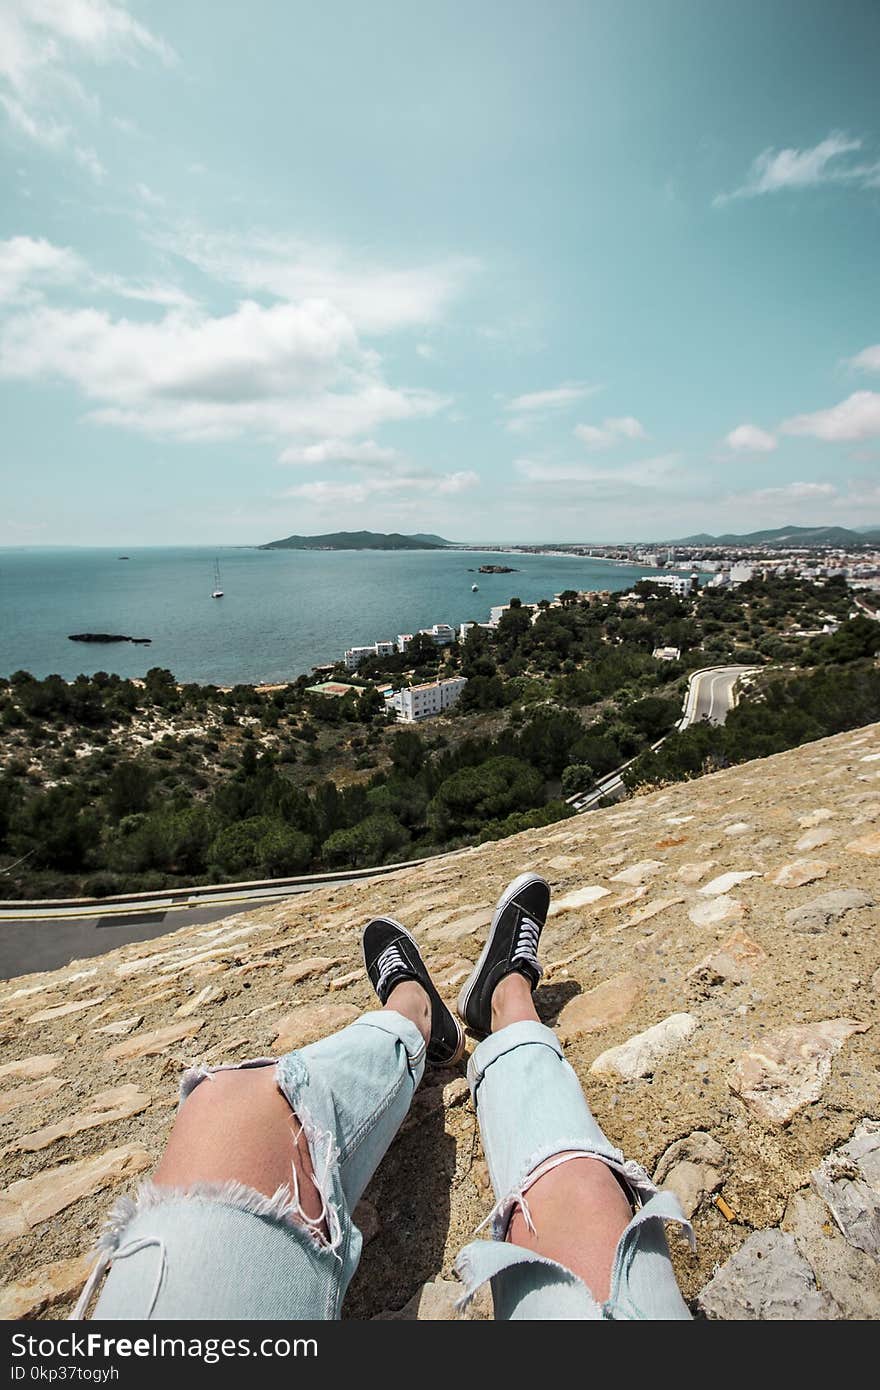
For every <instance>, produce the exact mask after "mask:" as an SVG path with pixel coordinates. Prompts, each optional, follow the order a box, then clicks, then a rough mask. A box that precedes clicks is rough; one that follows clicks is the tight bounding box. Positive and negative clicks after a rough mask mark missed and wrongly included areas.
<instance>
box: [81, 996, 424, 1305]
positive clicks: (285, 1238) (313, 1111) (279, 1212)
mask: <svg viewBox="0 0 880 1390" xmlns="http://www.w3.org/2000/svg"><path fill="white" fill-rule="evenodd" d="M430 1023H431V1009H430V1003H429V1000H428V996H427V994H426V993H425V991H424V990H423V989H422V988H421V986H420V985H418V984H417V983H415V982H413V981H411V980H403V981H401V982H399V983H398V984H396V986H395V987H394V988H393V989H392V990H390V992H389V993H388V995H387V997H386V1000H385V1004H384V1007H383V1008H382V1009H380V1010H377V1011H374V1012H372V1013H367V1014H364V1015H363V1016H362V1017H361V1018H360V1019H358V1020H356V1022H355V1023H354V1024H352V1025H351V1026H350V1027H348V1028H346V1029H344V1030H343V1031H342V1032H340V1033H337V1034H334V1035H333V1036H331V1037H328V1038H324V1039H322V1040H321V1041H320V1042H318V1043H314V1044H311V1045H310V1046H308V1047H305V1048H302V1049H300V1050H299V1051H296V1052H291V1053H288V1054H287V1055H286V1056H284V1057H282V1058H281V1059H280V1061H279V1062H277V1063H276V1064H273V1063H272V1062H271V1061H270V1060H266V1061H263V1062H257V1063H250V1064H244V1065H243V1066H241V1067H230V1068H218V1069H216V1070H213V1071H204V1070H201V1071H199V1070H197V1071H193V1072H190V1073H187V1075H186V1076H185V1078H184V1082H183V1085H182V1096H183V1098H182V1100H181V1105H180V1109H179V1112H178V1116H177V1120H176V1122H175V1125H174V1129H173V1131H172V1134H171V1137H170V1139H169V1142H168V1146H167V1149H166V1151H165V1153H164V1155H163V1157H162V1159H161V1160H160V1162H159V1165H158V1167H157V1169H156V1171H155V1173H154V1175H153V1178H152V1181H151V1182H150V1183H147V1184H145V1185H144V1186H143V1187H142V1188H141V1190H140V1192H139V1193H138V1195H137V1198H136V1199H135V1200H134V1201H132V1200H131V1199H123V1201H122V1203H120V1204H119V1206H118V1208H117V1210H116V1212H115V1213H114V1215H113V1217H112V1218H111V1221H110V1223H109V1226H108V1229H107V1231H106V1232H105V1236H104V1237H103V1238H102V1245H103V1258H102V1260H101V1261H99V1264H98V1266H96V1271H95V1278H94V1280H93V1281H90V1285H88V1286H87V1288H86V1290H85V1291H84V1296H83V1298H81V1300H80V1304H79V1305H78V1308H77V1314H76V1315H77V1316H79V1315H82V1313H83V1312H84V1311H85V1307H86V1305H87V1302H88V1295H89V1293H90V1290H91V1287H93V1286H94V1284H96V1283H97V1280H98V1279H99V1278H100V1275H101V1273H102V1272H103V1270H104V1269H105V1268H107V1267H108V1266H109V1274H108V1276H107V1279H106V1282H105V1283H104V1286H103V1289H102V1291H101V1295H100V1298H99V1301H98V1304H97V1306H96V1308H95V1312H94V1315H93V1316H94V1317H95V1318H97V1319H118V1318H130V1317H159V1318H162V1317H164V1318H186V1319H192V1318H212V1319H216V1318H227V1319H246V1318H252V1317H263V1318H297V1317H299V1318H310V1317H312V1318H314V1317H318V1318H322V1317H335V1316H337V1315H338V1311H339V1306H340V1304H341V1301H342V1297H343V1295H344V1293H345V1290H346V1288H347V1285H348V1283H349V1281H350V1279H351V1276H352V1274H353V1273H354V1270H355V1268H356V1267H357V1262H358V1258H359V1254H360V1244H361V1239H360V1233H359V1232H358V1231H357V1229H356V1227H355V1226H354V1223H353V1221H352V1219H351V1214H352V1212H353V1210H354V1206H355V1204H356V1202H357V1200H358V1198H359V1197H360V1195H361V1193H362V1191H363V1189H364V1187H365V1186H366V1184H367V1182H368V1181H369V1179H370V1177H371V1176H372V1173H373V1172H374V1171H375V1169H376V1167H377V1166H378V1164H379V1162H380V1160H381V1158H382V1156H383V1154H384V1153H385V1151H386V1149H387V1148H388V1145H389V1144H390V1143H391V1140H392V1139H393V1138H394V1135H395V1134H396V1132H397V1129H398V1128H399V1126H400V1123H401V1121H402V1119H403V1118H404V1116H405V1115H406V1112H407V1110H408V1109H409V1105H410V1102H411V1099H412V1096H413V1094H414V1092H415V1089H416V1087H417V1085H418V1083H419V1081H420V1079H421V1076H422V1072H423V1070H424V1063H425V1052H426V1043H427V1039H428V1037H429V1035H430ZM255 1218H256V1219H255Z"/></svg>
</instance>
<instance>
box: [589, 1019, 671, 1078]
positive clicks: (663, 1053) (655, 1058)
mask: <svg viewBox="0 0 880 1390" xmlns="http://www.w3.org/2000/svg"><path fill="white" fill-rule="evenodd" d="M696 1026H697V1020H696V1019H695V1018H694V1017H693V1015H692V1014H670V1015H669V1017H668V1018H664V1019H661V1021H660V1022H659V1023H655V1024H654V1025H653V1027H651V1028H646V1029H645V1031H644V1032H643V1033H636V1034H635V1036H634V1037H632V1038H628V1039H627V1041H626V1042H625V1043H621V1044H620V1046H619V1047H611V1048H609V1049H608V1050H607V1052H603V1053H601V1054H600V1055H599V1056H598V1057H597V1058H596V1060H595V1062H593V1064H592V1066H591V1067H590V1071H591V1072H592V1073H593V1075H594V1076H604V1077H608V1078H610V1079H612V1080H613V1079H615V1078H618V1077H619V1078H622V1079H623V1080H624V1081H634V1080H636V1078H637V1077H640V1076H650V1075H652V1073H653V1072H654V1071H655V1070H656V1068H657V1066H658V1065H659V1063H660V1062H662V1061H663V1060H664V1058H666V1057H668V1056H669V1055H670V1053H672V1052H675V1051H676V1050H677V1049H678V1047H679V1046H680V1045H681V1044H682V1043H683V1042H684V1040H685V1039H686V1038H688V1037H690V1035H691V1033H692V1032H693V1031H694V1029H695V1028H696Z"/></svg>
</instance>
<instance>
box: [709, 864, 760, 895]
mask: <svg viewBox="0 0 880 1390" xmlns="http://www.w3.org/2000/svg"><path fill="white" fill-rule="evenodd" d="M759 877H760V875H759V874H758V872H757V870H756V869H732V870H731V871H730V872H729V873H726V874H719V875H718V877H717V878H713V879H712V881H711V883H704V884H703V887H702V888H700V889H699V890H698V891H699V892H700V893H703V894H704V895H705V896H706V897H707V898H711V897H717V896H718V895H719V894H721V893H729V892H730V890H731V888H735V887H736V885H737V884H738V883H745V881H746V879H747V878H759Z"/></svg>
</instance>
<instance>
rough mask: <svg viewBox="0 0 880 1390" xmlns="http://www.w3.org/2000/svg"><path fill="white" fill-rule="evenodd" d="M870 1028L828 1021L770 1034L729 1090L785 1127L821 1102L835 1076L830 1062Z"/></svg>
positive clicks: (744, 1061)
mask: <svg viewBox="0 0 880 1390" xmlns="http://www.w3.org/2000/svg"><path fill="white" fill-rule="evenodd" d="M869 1027H870V1024H867V1023H858V1022H857V1021H856V1020H855V1019H852V1018H829V1019H825V1020H823V1021H822V1022H821V1023H795V1024H792V1025H791V1026H789V1027H787V1028H779V1029H777V1030H775V1031H774V1032H771V1033H767V1034H766V1035H765V1036H764V1037H763V1038H762V1039H761V1040H760V1042H757V1043H755V1044H754V1045H753V1046H752V1047H751V1048H750V1049H749V1050H748V1051H747V1052H744V1053H743V1055H742V1056H741V1057H740V1059H739V1061H738V1062H737V1063H736V1066H735V1067H734V1070H733V1072H732V1074H731V1076H730V1081H729V1084H730V1089H731V1090H732V1091H733V1092H734V1094H735V1095H738V1096H740V1097H741V1098H742V1099H743V1100H744V1101H745V1102H746V1104H747V1105H748V1106H749V1108H750V1109H751V1110H753V1111H754V1112H755V1114H756V1115H758V1116H759V1117H760V1118H761V1119H763V1120H766V1121H768V1122H769V1123H770V1124H774V1125H784V1124H786V1123H787V1122H788V1121H789V1120H790V1119H791V1118H792V1116H793V1115H795V1114H796V1113H797V1111H798V1110H800V1109H801V1108H802V1107H803V1106H805V1105H809V1104H810V1103H811V1102H812V1101H814V1100H818V1099H819V1096H820V1095H821V1094H822V1087H823V1086H824V1084H825V1082H826V1081H827V1079H828V1077H829V1075H830V1073H831V1059H832V1057H833V1056H834V1054H835V1052H839V1050H840V1049H841V1047H842V1046H843V1044H844V1043H845V1042H846V1040H847V1038H850V1037H852V1035H853V1033H864V1032H867V1030H868V1028H869Z"/></svg>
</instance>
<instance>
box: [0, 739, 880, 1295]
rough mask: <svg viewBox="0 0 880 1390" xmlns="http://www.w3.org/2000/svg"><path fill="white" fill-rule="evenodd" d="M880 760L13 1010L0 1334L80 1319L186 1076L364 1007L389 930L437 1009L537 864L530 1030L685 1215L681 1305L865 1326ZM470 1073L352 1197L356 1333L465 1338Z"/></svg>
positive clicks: (874, 1201) (840, 767)
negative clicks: (412, 948)
mask: <svg viewBox="0 0 880 1390" xmlns="http://www.w3.org/2000/svg"><path fill="white" fill-rule="evenodd" d="M876 754H880V725H875V726H871V727H869V728H866V729H861V730H856V731H853V732H850V733H847V734H842V735H839V736H837V737H835V738H831V739H826V740H823V741H821V742H818V743H812V744H808V745H806V746H804V747H802V748H799V749H794V750H792V751H790V752H788V753H783V754H780V755H778V756H777V757H774V758H771V759H767V760H764V761H761V762H756V763H751V764H746V765H744V766H742V767H738V768H732V769H729V770H727V771H725V772H721V773H717V774H715V775H714V776H711V777H706V778H702V779H700V780H698V781H694V782H690V783H679V784H677V785H675V786H670V787H666V788H661V789H659V790H657V791H654V792H652V793H650V794H649V795H646V796H642V797H638V798H635V799H634V800H632V801H629V802H626V803H623V804H621V805H619V806H616V807H609V808H606V809H604V810H600V811H596V812H591V813H588V814H585V815H582V816H579V817H577V818H576V819H573V820H570V821H566V822H562V823H560V824H558V825H555V826H549V827H546V828H544V829H541V830H534V831H528V832H526V833H525V834H522V835H518V836H514V837H513V838H511V839H508V840H504V841H500V842H497V843H494V844H489V845H485V846H482V847H480V848H478V849H472V850H466V851H462V852H460V853H457V854H453V855H449V856H446V857H445V858H443V859H440V860H437V861H435V862H434V863H433V864H431V865H427V866H424V867H422V868H417V869H410V870H406V871H402V872H400V873H396V874H393V875H389V876H388V877H384V878H381V879H378V880H375V881H373V882H361V883H358V884H352V885H340V886H337V887H334V888H332V889H322V890H319V891H317V892H315V893H312V894H309V895H307V896H299V897H296V898H294V899H291V900H289V901H285V902H282V903H275V904H272V905H271V906H266V907H262V908H259V909H257V910H256V911H253V912H250V913H241V914H239V915H237V916H233V917H230V918H228V919H226V920H225V921H223V922H219V923H213V924H211V925H208V926H201V927H189V928H186V929H184V930H182V931H180V932H178V933H175V934H171V935H167V936H163V937H161V938H159V939H157V940H154V941H149V942H141V943H138V944H136V945H132V946H127V947H123V948H121V949H118V950H116V951H112V952H110V953H108V954H107V955H106V956H102V957H98V958H95V959H93V960H89V961H86V962H74V963H72V964H71V965H69V966H67V967H65V968H64V969H62V970H58V971H54V972H51V973H47V974H42V975H32V976H27V977H23V978H20V979H17V980H13V981H10V982H8V983H7V984H5V985H3V986H2V987H0V1148H2V1149H3V1173H4V1176H3V1180H2V1181H3V1185H4V1186H3V1191H2V1192H0V1243H2V1244H0V1261H2V1279H3V1289H2V1296H0V1308H2V1310H3V1315H4V1316H6V1317H16V1316H17V1317H24V1316H44V1317H60V1316H64V1315H65V1313H66V1312H67V1311H69V1309H70V1306H71V1305H72V1302H73V1300H74V1298H75V1296H76V1293H77V1290H78V1288H79V1286H80V1284H81V1282H82V1278H83V1275H84V1270H85V1269H86V1268H87V1262H86V1261H85V1260H84V1257H85V1256H86V1254H87V1252H88V1251H89V1249H90V1247H91V1245H92V1243H93V1241H94V1240H95V1238H96V1236H97V1235H98V1232H99V1230H100V1226H101V1222H102V1219H103V1217H104V1215H105V1213H106V1211H107V1209H108V1207H109V1205H110V1204H111V1202H112V1201H113V1199H114V1198H115V1197H118V1196H119V1195H120V1194H121V1193H122V1192H124V1191H126V1190H129V1191H130V1190H133V1189H134V1188H135V1187H136V1186H137V1183H138V1182H139V1181H140V1179H141V1178H142V1177H143V1176H146V1174H147V1173H148V1171H149V1169H150V1167H151V1166H152V1165H153V1163H154V1162H155V1160H156V1159H157V1157H158V1155H159V1154H160V1152H161V1150H162V1147H163V1144H164V1142H165V1139H166V1137H167V1135H168V1132H169V1130H170V1127H171V1124H172V1120H173V1116H174V1108H175V1103H176V1097H177V1086H178V1081H179V1076H180V1071H181V1068H182V1067H184V1066H187V1065H190V1064H192V1063H194V1062H201V1063H207V1064H208V1065H211V1064H216V1063H219V1062H222V1061H241V1060H244V1059H245V1058H248V1057H259V1056H271V1055H275V1054H276V1053H277V1052H278V1051H279V1050H280V1049H281V1048H282V1047H287V1046H297V1045H302V1043H304V1042H307V1041H310V1040H311V1039H312V1038H314V1037H318V1036H320V1035H321V1034H322V1033H324V1032H327V1031H332V1030H334V1029H336V1028H339V1027H342V1026H344V1025H345V1023H346V1022H348V1021H349V1020H350V1019H351V1018H354V1017H356V1016H357V1014H358V1013H359V1012H360V1011H361V1010H363V1009H366V1008H371V1007H372V1006H373V1002H374V1001H373V996H372V994H371V991H370V989H369V985H368V983H367V980H366V977H365V975H364V974H363V972H362V970H361V968H360V932H361V929H362V927H363V925H364V923H365V921H366V920H367V919H368V918H369V917H370V916H372V915H375V914H377V913H383V914H389V913H390V914H391V915H393V916H395V917H397V918H399V919H400V920H401V921H403V922H404V923H405V924H406V925H407V926H408V927H409V928H410V929H411V930H412V931H413V932H414V933H415V934H416V936H417V937H418V939H419V940H420V941H421V943H422V944H423V947H424V950H425V954H426V956H427V959H428V962H429V965H430V966H431V968H432V969H433V970H434V972H435V978H436V979H437V980H438V982H439V984H440V987H441V988H442V990H443V991H444V993H446V995H447V997H448V998H449V999H450V1001H453V1000H454V998H455V994H456V992H457V989H458V988H459V986H460V984H461V980H462V979H463V978H464V977H465V975H466V972H467V971H468V970H469V969H470V966H471V963H472V962H473V961H475V960H476V958H477V956H478V954H479V952H480V950H481V948H482V944H483V940H484V933H485V929H486V925H487V923H488V921H489V918H490V916H491V910H492V906H493V904H494V901H495V899H496V897H497V896H498V894H499V893H500V892H501V890H502V889H503V888H504V886H505V884H506V883H507V882H508V881H509V880H510V879H511V878H513V877H514V876H515V875H516V874H518V873H520V872H522V871H523V870H524V869H535V870H538V871H541V872H543V873H545V874H546V876H547V877H548V878H549V879H550V881H551V883H552V885H553V890H554V911H553V914H552V915H551V917H550V919H549V921H548V924H547V927H546V929H545V933H544V938H543V944H542V958H543V961H544V963H545V966H546V967H547V968H546V973H545V977H544V980H543V981H542V984H541V986H540V988H539V990H538V992H537V996H536V998H537V1004H538V1008H539V1011H540V1013H541V1015H542V1017H543V1018H544V1020H545V1021H546V1022H547V1023H549V1024H551V1025H555V1024H556V1023H557V1022H558V1023H559V1026H560V1032H561V1035H562V1037H563V1040H564V1046H565V1053H566V1056H567V1058H568V1059H569V1061H570V1062H571V1064H572V1065H573V1066H574V1068H575V1070H576V1071H577V1073H578V1075H579V1076H580V1078H581V1080H582V1082H583V1084H584V1088H585V1091H586V1094H587V1097H588V1099H589V1101H590V1104H591V1106H592V1107H593V1110H594V1112H595V1114H596V1116H597V1118H598V1120H599V1122H600V1123H601V1124H602V1126H603V1127H604V1129H605V1131H606V1133H607V1134H608V1136H609V1137H610V1138H611V1139H612V1140H613V1141H614V1142H615V1143H616V1144H618V1145H619V1146H620V1147H621V1148H623V1149H624V1151H625V1152H626V1154H627V1155H628V1156H629V1157H632V1158H637V1159H638V1160H639V1161H640V1162H641V1163H642V1164H643V1165H644V1166H645V1167H646V1168H648V1170H649V1171H651V1172H655V1171H656V1172H657V1173H658V1175H662V1176H661V1180H662V1181H664V1182H665V1183H667V1184H668V1185H669V1186H671V1187H672V1188H673V1189H674V1190H676V1191H678V1192H679V1194H680V1196H681V1197H682V1199H683V1200H685V1201H686V1202H687V1204H688V1206H689V1207H690V1208H691V1210H692V1213H693V1216H692V1219H693V1223H694V1228H695V1231H696V1236H697V1250H696V1253H695V1254H693V1255H692V1254H691V1253H690V1252H689V1250H688V1248H687V1246H686V1244H685V1242H684V1241H683V1240H682V1239H681V1238H680V1237H679V1236H678V1234H676V1233H675V1231H674V1230H673V1229H672V1228H670V1233H669V1234H670V1245H671V1248H672V1251H673V1258H674V1261H675V1265H676V1269H677V1272H678V1275H679V1279H680V1282H681V1285H682V1289H683V1291H684V1293H685V1296H686V1297H687V1298H688V1299H689V1300H690V1302H691V1306H692V1307H693V1308H694V1310H695V1311H702V1313H703V1314H704V1315H706V1316H710V1317H723V1318H735V1317H761V1318H768V1317H771V1318H772V1317H820V1318H835V1319H840V1318H864V1317H876V1316H878V1311H880V1309H878V1300H877V1298H875V1297H873V1295H872V1294H871V1292H870V1290H871V1288H872V1287H873V1288H874V1289H877V1288H878V1287H880V1264H878V1244H877V1238H876V1232H877V1230H878V1229H880V1224H878V1223H880V1158H878V1153H880V1149H878V1138H877V1134H878V1126H877V1121H878V1120H880V1068H878V1067H877V1051H878V1042H880V1021H878V990H880V984H878V980H880V932H878V926H880V909H878V907H877V904H878V903H880V759H878V758H877V757H875V756H874V755H876ZM820 846H821V857H820V856H819V855H817V854H816V853H815V851H816V850H819V849H820ZM34 930H39V928H38V927H35V928H34ZM658 1030H659V1032H658ZM646 1036H647V1038H648V1043H647V1044H646V1043H645V1038H646ZM471 1045H473V1044H471ZM609 1058H611V1062H609V1060H608V1059H609ZM597 1059H603V1060H602V1061H601V1064H600V1066H599V1067H596V1065H595V1064H596V1063H597ZM621 1059H624V1064H623V1065H617V1064H619V1063H620V1062H621ZM615 1063H617V1064H615ZM463 1076H464V1066H463V1065H462V1066H461V1067H459V1068H456V1069H453V1070H451V1071H444V1072H434V1073H429V1074H428V1075H427V1076H426V1078H425V1082H424V1083H423V1087H422V1090H421V1091H420V1092H419V1094H418V1095H417V1097H416V1101H415V1103H414V1106H413V1109H412V1111H411V1113H410V1116H409V1117H408V1119H407V1121H406V1123H405V1124H404V1126H403V1128H402V1129H401V1132H400V1134H399V1135H398V1138H397V1140H396V1141H395V1143H394V1144H393V1146H392V1148H391V1150H390V1152H389V1154H388V1156H387V1158H386V1161H385V1162H384V1164H383V1165H382V1167H381V1168H380V1169H379V1172H378V1173H377V1175H376V1177H375V1178H374V1180H373V1182H372V1183H371V1184H370V1187H369V1189H368V1191H367V1193H366V1194H365V1201H366V1202H367V1203H368V1204H369V1205H368V1207H366V1208H365V1209H364V1210H365V1211H368V1212H369V1213H370V1216H369V1226H370V1238H369V1242H368V1243H367V1244H365V1249H364V1255H363V1259H362V1263H361V1267H360V1269H359V1271H358V1273H357V1275H356V1276H355V1279H354V1282H353V1284H352V1287H351V1291H350V1294H349V1298H348V1302H347V1306H346V1310H345V1311H346V1315H347V1316H353V1317H358V1318H370V1317H376V1316H379V1315H397V1316H404V1317H414V1316H415V1317H419V1316H421V1317H425V1316H428V1317H444V1318H445V1317H449V1316H454V1315H455V1313H454V1304H455V1300H454V1298H453V1297H452V1292H453V1290H452V1286H451V1283H450V1281H453V1280H454V1278H455V1276H454V1273H453V1269H452V1262H453V1259H454V1257H455V1254H456V1252H457V1250H458V1249H459V1248H460V1247H461V1246H462V1245H463V1244H465V1243H466V1242H467V1241H468V1240H470V1239H471V1237H472V1235H473V1232H474V1229H475V1227H476V1226H477V1224H478V1223H479V1222H480V1221H482V1220H483V1218H484V1217H485V1216H486V1214H487V1212H488V1211H489V1208H490V1207H491V1204H492V1194H491V1190H490V1188H489V1186H488V1175H487V1171H486V1166H485V1161H484V1158H483V1155H482V1151H481V1147H480V1140H479V1132H478V1129H477V1125H476V1118H475V1115H474V1110H473V1106H472V1104H471V1101H470V1098H469V1095H468V1092H467V1087H466V1084H465V1082H464V1080H463ZM478 1308H482V1304H478ZM471 1315H472V1316H473V1315H474V1314H473V1313H472V1314H471ZM477 1315H478V1316H479V1315H481V1314H480V1313H477ZM482 1315H485V1314H482Z"/></svg>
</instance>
